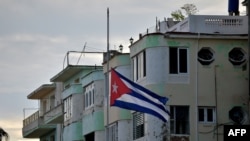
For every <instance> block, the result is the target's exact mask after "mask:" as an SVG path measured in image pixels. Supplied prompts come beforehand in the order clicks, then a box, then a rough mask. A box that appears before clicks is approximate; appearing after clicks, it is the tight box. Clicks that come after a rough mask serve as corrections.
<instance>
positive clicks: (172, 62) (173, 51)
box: [169, 47, 178, 74]
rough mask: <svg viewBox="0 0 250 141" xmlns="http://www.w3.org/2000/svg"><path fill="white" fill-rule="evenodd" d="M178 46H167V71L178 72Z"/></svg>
mask: <svg viewBox="0 0 250 141" xmlns="http://www.w3.org/2000/svg"><path fill="white" fill-rule="evenodd" d="M177 49H178V48H172V47H170V48H169V73H171V74H177V73H178V58H177V57H178V54H177Z"/></svg>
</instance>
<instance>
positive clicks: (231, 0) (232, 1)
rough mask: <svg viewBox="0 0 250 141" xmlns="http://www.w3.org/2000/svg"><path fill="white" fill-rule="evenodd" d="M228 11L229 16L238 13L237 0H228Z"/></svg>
mask: <svg viewBox="0 0 250 141" xmlns="http://www.w3.org/2000/svg"><path fill="white" fill-rule="evenodd" d="M228 13H229V15H230V16H232V15H239V13H240V12H239V0H228Z"/></svg>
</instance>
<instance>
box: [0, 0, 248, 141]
mask: <svg viewBox="0 0 250 141" xmlns="http://www.w3.org/2000/svg"><path fill="white" fill-rule="evenodd" d="M242 1H243V0H240V4H239V5H240V11H241V12H243V11H245V9H244V8H243V7H242V6H241V2H242ZM186 3H193V4H195V5H196V7H197V8H198V10H199V12H198V13H197V14H198V15H228V0H209V1H207V0H0V53H1V55H0V80H1V82H0V126H1V127H2V128H4V129H5V130H6V131H7V132H8V133H9V134H10V141H24V140H26V139H22V120H23V119H24V117H27V116H28V113H34V112H35V110H29V108H38V102H37V101H35V100H27V95H28V94H30V93H31V92H32V91H34V90H35V89H37V88H38V87H40V86H41V85H42V84H49V83H51V82H50V79H51V78H52V77H53V76H54V75H56V74H57V73H59V72H60V71H61V70H62V69H63V62H64V57H65V55H66V53H67V51H72V50H74V51H82V49H83V47H84V45H85V44H86V48H85V50H86V51H106V45H107V43H106V40H107V36H106V35H107V8H108V7H109V10H110V48H111V49H118V46H119V45H120V44H122V45H123V46H124V51H125V52H129V49H128V47H127V46H128V45H129V38H130V37H133V38H134V39H138V36H139V33H143V32H145V31H146V29H147V28H148V27H152V26H154V25H155V21H156V18H157V19H158V20H164V18H169V17H170V13H171V12H172V11H174V10H177V9H180V7H181V6H183V5H184V4H186ZM82 59H83V60H84V61H85V63H92V62H91V61H92V60H93V59H88V57H87V55H86V56H82ZM99 61H102V60H99ZM97 63H98V62H97ZM23 111H25V114H24V112H23Z"/></svg>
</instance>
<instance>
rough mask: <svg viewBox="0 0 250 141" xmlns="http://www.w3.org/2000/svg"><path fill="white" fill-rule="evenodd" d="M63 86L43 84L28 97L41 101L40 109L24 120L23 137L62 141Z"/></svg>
mask: <svg viewBox="0 0 250 141" xmlns="http://www.w3.org/2000/svg"><path fill="white" fill-rule="evenodd" d="M61 92H62V84H61V83H52V84H43V85H41V86H40V87H39V88H37V89H36V90H34V91H33V92H32V93H30V94H29V95H28V96H27V97H28V99H31V100H38V101H39V105H40V106H39V109H37V111H36V112H35V113H33V114H31V115H30V116H29V117H26V118H25V119H24V120H23V137H24V138H40V140H41V141H58V140H61V131H62V126H61V123H62V122H63V105H62V101H61Z"/></svg>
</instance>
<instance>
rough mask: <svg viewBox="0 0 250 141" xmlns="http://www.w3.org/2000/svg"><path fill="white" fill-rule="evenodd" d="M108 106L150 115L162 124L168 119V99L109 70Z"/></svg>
mask: <svg viewBox="0 0 250 141" xmlns="http://www.w3.org/2000/svg"><path fill="white" fill-rule="evenodd" d="M110 87H111V89H110V91H111V96H110V106H117V107H120V108H124V109H128V110H134V111H138V112H142V113H147V114H151V115H153V116H156V117H158V118H159V119H161V120H162V121H163V122H167V121H168V119H169V111H168V110H167V109H166V106H165V104H166V102H167V100H168V98H166V97H162V96H159V95H157V94H155V93H154V92H152V91H150V90H148V89H146V88H144V87H142V86H140V85H138V84H136V83H134V82H133V81H131V80H129V79H128V78H126V77H125V76H123V75H121V74H120V73H118V72H117V71H115V70H114V69H112V70H111V85H110Z"/></svg>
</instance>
